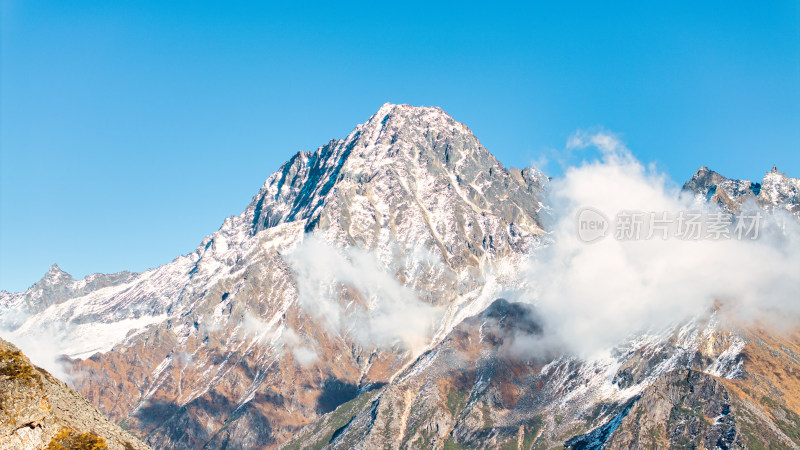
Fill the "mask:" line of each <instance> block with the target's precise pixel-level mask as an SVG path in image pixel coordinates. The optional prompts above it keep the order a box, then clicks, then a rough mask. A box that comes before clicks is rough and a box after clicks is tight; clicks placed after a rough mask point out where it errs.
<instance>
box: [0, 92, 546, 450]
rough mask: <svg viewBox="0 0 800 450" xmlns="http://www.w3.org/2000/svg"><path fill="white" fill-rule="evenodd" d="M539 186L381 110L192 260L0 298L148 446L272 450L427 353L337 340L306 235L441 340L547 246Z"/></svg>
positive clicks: (424, 121) (346, 293)
mask: <svg viewBox="0 0 800 450" xmlns="http://www.w3.org/2000/svg"><path fill="white" fill-rule="evenodd" d="M545 182H546V177H544V176H543V175H542V174H541V173H539V172H537V171H535V170H533V169H526V170H514V169H511V170H509V169H506V168H504V167H503V166H502V165H501V164H500V163H499V162H498V161H497V160H496V159H495V158H494V157H493V156H492V155H491V154H490V153H489V152H488V151H487V150H486V149H485V148H483V147H482V146H481V145H480V143H479V141H478V140H477V139H476V138H475V137H474V136H473V135H472V133H471V132H470V131H469V130H468V129H467V128H466V127H465V126H464V125H462V124H460V123H458V122H456V121H455V120H453V119H452V118H451V117H449V116H447V115H446V114H445V113H443V112H442V111H441V110H440V109H438V108H414V107H410V106H406V105H389V104H387V105H384V107H382V108H381V109H380V110H379V111H378V113H376V114H375V115H374V116H373V117H372V118H371V119H370V120H369V121H368V122H367V123H365V124H363V125H359V126H358V127H357V128H356V129H355V130H354V131H353V132H352V133H350V135H349V136H348V137H347V138H345V139H343V140H337V141H331V142H330V143H328V144H327V145H325V146H323V147H320V148H319V149H318V150H317V151H315V152H313V153H299V154H297V155H295V156H294V157H293V158H292V159H291V160H290V161H288V162H287V163H286V164H285V165H284V166H283V167H282V168H281V169H280V170H279V171H278V172H276V173H275V174H273V175H272V176H270V177H269V178H268V180H267V182H266V183H265V185H264V186H263V187H262V189H261V190H260V192H259V193H258V194H257V195H256V196H255V197H254V198H253V201H252V203H251V204H250V205H249V206H248V207H247V208H246V209H245V211H244V212H243V213H242V214H241V215H239V216H236V217H231V218H229V219H227V220H226V221H225V223H224V224H223V226H222V227H221V228H220V230H219V231H217V232H216V233H214V234H212V235H211V236H209V237H207V238H206V239H204V240H203V242H202V243H201V244H200V246H199V247H198V248H197V249H196V250H195V251H194V252H193V253H190V254H189V255H185V256H180V257H178V258H176V259H175V260H174V261H173V262H171V263H169V264H166V265H164V266H161V267H159V268H157V269H153V270H148V271H146V272H143V273H141V274H127V273H123V274H117V275H112V276H101V275H95V276H92V277H89V278H91V279H98V280H100V279H102V280H113V281H108V282H105V284H103V283H94V284H92V283H91V280H89V279H87V280H88V281H87V280H80V281H75V280H72V279H71V277H68V276H59V277H57V278H58V280H57V281H54V282H50V281H48V283H50V285H53V286H55V287H56V288H54V289H51V291H52V292H53V294H48V296H49V297H48V298H49V299H48V300H47V301H46V302H41V303H40V306H41V308H38V309H37V308H31V307H29V306H28V305H29V303H30V302H26V301H23V300H22V299H23V298H28V297H32V296H34V291H36V290H37V289H38V287H36V286H34V288H32V289H31V290H29V291H27V292H26V293H22V294H8V293H2V294H0V296H1V297H2V298H0V301H2V303H3V304H5V305H6V308H5V311H11V310H12V309H13V310H15V315H14V317H15V318H16V317H19V316H20V315H22V314H17V313H23V314H27V315H28V316H27V317H24V320H20V321H17V322H14V326H13V327H11V328H12V331H11V336H16V337H19V338H20V339H24V338H30V337H31V336H34V335H35V334H36V333H39V332H41V330H47V331H48V332H49V333H51V334H55V335H57V336H59V337H60V338H61V339H64V340H65V342H68V343H69V345H66V346H65V347H64V348H63V349H62V351H64V352H65V353H66V354H67V355H68V356H70V357H71V358H73V361H72V363H71V365H70V368H69V370H70V374H71V377H72V379H74V380H75V381H74V383H75V387H76V389H78V390H79V391H80V392H81V393H83V394H84V395H86V396H87V398H89V399H90V400H91V401H92V402H93V403H95V404H96V405H98V407H99V408H100V409H101V410H102V411H104V412H105V413H107V414H109V415H110V417H112V419H113V420H116V421H122V422H123V423H124V424H125V425H126V427H129V428H130V429H132V430H134V431H135V432H136V433H138V434H139V435H140V436H143V437H145V438H146V439H147V441H148V442H149V443H151V444H152V445H153V446H155V447H158V448H197V447H201V446H203V445H206V446H208V447H209V448H221V447H226V446H233V447H237V448H263V447H265V446H267V447H270V446H276V445H278V444H280V443H281V442H283V441H285V440H286V439H288V438H289V437H290V436H291V435H292V433H294V432H295V431H296V430H297V429H299V428H300V427H302V426H303V425H304V424H306V423H308V422H310V421H312V420H314V419H316V418H317V417H319V416H320V415H321V414H324V413H326V412H328V411H330V410H332V409H334V408H335V407H336V406H338V405H339V404H341V403H343V402H345V401H347V400H349V399H351V398H353V397H355V396H357V395H358V394H359V393H360V392H364V391H368V390H371V389H373V388H374V387H375V386H380V385H381V384H382V383H386V382H388V381H389V380H390V379H391V377H392V376H393V375H395V374H396V373H397V372H399V371H400V370H401V369H402V368H403V367H404V366H405V365H406V364H408V363H410V362H411V361H413V359H414V358H415V357H416V356H417V353H415V350H412V349H410V348H408V347H407V346H404V345H401V344H396V345H389V346H388V347H386V346H383V347H380V348H378V347H377V346H376V345H371V344H368V343H364V342H363V341H362V340H359V339H357V338H356V337H354V334H353V333H352V332H351V331H352V330H351V329H347V328H345V329H331V328H330V327H328V326H326V325H325V324H324V323H322V319H321V318H320V316H319V315H318V314H317V311H313V310H312V311H310V310H309V308H308V306H307V305H303V304H301V303H300V302H298V295H299V293H298V290H299V286H298V281H297V278H296V273H295V271H294V270H293V266H291V265H290V260H289V259H288V258H289V255H291V254H292V252H293V251H295V249H297V247H298V246H300V245H303V243H304V242H305V241H306V239H307V233H314V234H316V235H318V236H321V237H322V238H323V239H324V240H325V242H327V243H328V245H330V246H332V247H335V248H339V249H341V248H358V249H362V250H364V251H368V252H370V253H371V254H373V255H375V260H376V264H377V265H378V266H380V269H381V271H383V272H385V273H387V274H389V275H390V276H391V277H393V278H394V279H395V280H397V281H398V282H399V283H400V284H402V285H403V286H405V287H407V288H409V289H411V291H412V292H413V294H414V296H415V297H417V298H419V300H420V301H422V302H425V303H427V304H430V305H434V306H435V307H437V308H440V310H441V311H442V314H441V315H440V319H439V320H438V321H437V322H436V323H434V324H432V330H433V333H432V335H431V336H428V339H429V340H431V342H436V341H437V340H438V339H441V338H442V337H443V336H446V334H447V332H448V331H449V330H450V329H451V328H452V327H453V326H455V325H456V324H457V323H458V322H460V321H461V320H462V319H463V318H464V317H468V316H469V315H471V314H474V313H476V312H478V311H480V310H481V309H483V308H484V307H485V306H486V305H485V302H486V301H488V300H490V299H491V297H487V296H486V295H482V291H484V290H486V288H485V285H486V284H487V283H486V282H487V278H486V277H487V275H486V273H487V270H486V269H487V267H490V266H491V267H493V269H492V271H491V277H492V279H493V280H497V279H499V278H502V277H504V276H505V275H504V270H506V269H503V267H512V268H513V266H514V262H515V261H519V260H520V259H522V258H525V255H526V253H527V252H528V250H529V249H530V247H531V245H534V244H535V243H536V241H537V239H538V236H539V235H540V234H541V232H542V230H541V228H540V226H539V219H538V211H539V210H540V208H541V203H540V202H539V199H538V195H539V192H540V191H541V189H542V187H543V185H544V183H545ZM505 261H508V263H504V262H505ZM497 267H499V268H497ZM510 270H512V271H513V269H510ZM49 276H50V275H48V277H49ZM46 279H47V277H46ZM498 284H502V283H498ZM79 285H80V286H90V287H88V288H85V289H84V288H81V289H78V288H77V287H78V286H79ZM330 290H331V291H334V292H336V298H335V300H336V301H338V302H339V303H340V304H341V305H353V304H355V305H369V304H370V302H371V301H373V300H374V299H370V298H368V296H367V295H366V294H365V293H364V292H358V291H357V289H355V288H353V286H349V285H347V284H346V283H344V284H343V283H338V284H336V285H335V286H332V287H331V289H330ZM26 296H27V297H26ZM348 307H350V306H348ZM8 316H9V317H10V316H11V315H10V314H9V315H8ZM3 317H5V315H4V316H3Z"/></svg>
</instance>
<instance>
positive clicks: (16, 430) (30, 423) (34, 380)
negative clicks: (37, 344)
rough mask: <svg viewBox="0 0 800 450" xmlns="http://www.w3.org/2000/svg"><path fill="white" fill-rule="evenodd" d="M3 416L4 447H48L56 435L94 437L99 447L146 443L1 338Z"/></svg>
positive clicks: (0, 399) (70, 438)
mask: <svg viewBox="0 0 800 450" xmlns="http://www.w3.org/2000/svg"><path fill="white" fill-rule="evenodd" d="M0 416H2V418H0V449H14V450H17V449H32V448H44V447H45V446H47V445H48V444H50V443H51V442H52V441H56V440H58V439H57V437H61V438H62V439H60V440H58V441H59V442H61V443H62V444H63V443H64V442H65V441H66V442H73V443H74V442H76V441H77V442H80V439H81V438H82V439H85V440H91V441H93V442H95V443H96V444H98V445H100V446H101V447H95V448H111V449H146V448H148V447H147V446H146V445H144V444H143V443H141V442H140V441H139V440H138V439H136V438H135V437H133V436H132V435H130V434H129V433H128V432H126V431H124V430H122V429H121V428H120V427H119V426H117V425H115V424H114V423H112V422H110V421H109V420H108V419H107V418H106V417H105V416H103V415H102V414H101V413H100V412H99V411H98V410H97V408H95V407H94V406H93V405H92V404H91V403H89V402H88V401H87V400H86V399H85V398H83V397H82V396H81V395H80V394H78V393H76V392H75V391H73V390H72V389H70V388H69V387H68V386H67V385H66V384H64V383H63V382H62V381H60V380H57V379H56V378H54V377H53V376H52V375H50V374H49V373H47V372H46V371H44V370H43V369H41V368H39V367H36V366H34V365H33V364H31V362H30V361H29V360H28V358H27V357H25V355H23V354H22V353H21V352H20V351H19V349H17V348H16V347H15V346H13V345H12V344H10V343H9V342H6V341H4V340H2V339H0ZM70 435H73V436H70ZM59 448H60V447H59ZM69 448H73V447H69ZM74 448H79V447H74Z"/></svg>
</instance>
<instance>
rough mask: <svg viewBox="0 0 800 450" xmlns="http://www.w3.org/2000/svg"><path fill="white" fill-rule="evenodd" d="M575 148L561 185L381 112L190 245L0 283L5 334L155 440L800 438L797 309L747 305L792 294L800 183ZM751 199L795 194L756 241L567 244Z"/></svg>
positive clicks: (465, 133)
mask: <svg viewBox="0 0 800 450" xmlns="http://www.w3.org/2000/svg"><path fill="white" fill-rule="evenodd" d="M571 145H574V146H575V147H581V146H587V145H594V146H597V147H600V148H601V150H602V151H603V153H604V155H605V156H604V159H603V160H602V161H600V162H596V163H591V164H587V165H584V166H581V167H577V168H573V169H570V170H568V171H567V172H566V173H565V176H564V177H563V178H562V179H559V180H552V181H551V180H549V179H548V177H546V176H545V175H544V174H542V173H541V172H539V171H538V170H536V169H533V168H527V169H522V170H520V169H513V168H506V167H504V166H503V165H502V164H501V163H500V162H499V161H498V160H497V159H495V158H494V157H493V156H492V155H491V154H490V153H489V152H488V151H487V150H486V149H485V148H483V147H482V146H481V144H480V142H479V141H478V139H477V138H476V137H475V136H473V134H472V133H471V132H470V130H469V129H468V128H467V127H466V126H465V125H463V124H460V123H458V122H456V121H455V120H454V119H453V118H451V117H450V116H448V115H447V114H446V113H444V112H443V111H442V110H441V109H439V108H427V107H411V106H408V105H392V104H386V105H384V106H383V107H381V108H380V109H379V110H378V112H377V113H376V114H375V115H373V116H372V117H371V118H370V119H369V120H368V121H367V122H366V123H364V124H362V125H358V126H357V127H356V128H355V129H354V130H353V131H352V132H351V133H350V134H349V135H348V136H347V137H346V138H344V139H339V140H333V141H330V142H329V143H328V144H326V145H324V146H322V147H320V148H319V149H317V150H316V151H314V152H300V153H298V154H296V155H294V156H293V157H292V158H291V159H290V160H289V161H287V162H286V163H285V164H284V165H283V166H282V167H281V168H280V169H279V170H278V171H277V172H275V173H274V174H272V175H271V176H270V177H269V178H268V179H267V181H266V182H265V184H264V185H263V186H262V188H261V189H260V190H259V192H258V193H257V194H256V195H255V196H254V197H253V200H252V202H251V203H250V204H249V205H248V207H247V208H246V209H245V210H244V211H243V212H242V213H241V214H240V215H239V216H235V217H230V218H228V219H226V220H225V222H224V223H223V225H222V227H221V228H220V229H219V230H218V231H216V232H215V233H213V234H211V235H209V236H208V237H207V238H205V239H204V240H203V241H202V242H201V243H200V245H199V246H198V247H197V248H196V249H195V250H194V251H193V252H192V253H189V254H187V255H182V256H179V257H177V258H176V259H175V260H174V261H172V262H171V263H169V264H166V265H163V266H161V267H158V268H155V269H151V270H148V271H145V272H143V273H128V272H122V273H118V274H112V275H101V274H96V275H92V276H89V277H87V278H85V279H83V280H74V279H73V278H72V277H71V276H69V275H68V274H66V273H64V272H63V271H61V269H60V268H58V266H55V265H54V266H53V267H52V268H51V269H50V271H49V272H48V273H47V274H46V275H45V277H44V278H43V279H42V280H41V281H39V282H38V283H36V284H35V285H33V286H32V287H31V288H30V289H28V290H27V291H25V292H21V293H7V292H3V293H1V294H0V325H2V327H1V328H2V329H3V330H4V331H3V334H2V336H3V337H4V338H6V339H9V340H11V341H12V342H14V343H16V344H17V345H19V346H20V347H21V348H22V349H23V350H24V351H26V352H27V353H29V356H30V357H31V358H33V359H34V360H35V361H37V362H38V363H39V364H42V365H45V366H46V368H47V369H48V370H51V371H53V373H54V374H56V375H58V376H61V377H62V378H65V379H67V380H69V382H70V383H71V384H72V385H73V386H74V387H75V389H76V390H77V391H78V392H80V393H81V394H83V395H84V396H86V398H87V399H88V400H89V401H91V402H92V403H93V404H94V405H95V406H97V408H98V409H99V410H100V411H102V412H103V413H105V414H106V415H108V416H109V417H110V418H111V419H112V421H115V422H118V423H121V424H122V425H123V426H124V428H127V429H129V430H131V432H132V433H134V434H136V435H138V436H139V437H141V438H142V440H144V441H146V442H147V443H149V444H150V445H151V446H153V447H155V448H263V447H265V446H266V447H278V446H287V447H298V448H306V447H315V448H316V447H325V446H328V447H341V448H351V447H356V448H373V447H375V446H381V447H384V446H388V447H394V448H398V447H403V448H406V447H435V448H442V447H443V446H445V445H461V446H469V447H474V446H478V447H485V446H489V447H499V446H507V447H508V448H549V447H553V446H559V445H566V446H571V447H576V448H595V446H602V445H607V446H610V447H612V448H614V447H618V448H627V447H629V446H631V445H634V444H635V445H641V446H649V445H659V446H665V445H668V444H672V445H679V444H686V443H690V442H693V443H696V444H698V445H703V446H706V447H713V446H718V447H721V448H730V447H752V446H754V445H757V444H769V443H772V445H773V446H774V445H777V446H779V447H780V446H786V447H794V448H796V447H797V446H798V445H800V431H798V430H800V416H798V415H797V413H798V412H800V395H798V393H799V392H800V390H798V388H800V382H798V381H797V377H796V375H794V374H795V373H796V372H795V371H796V370H800V346H798V342H800V340H798V335H797V333H796V332H793V331H792V330H796V329H797V328H796V325H797V323H796V322H793V321H792V320H794V319H787V323H784V324H782V325H785V326H782V327H781V329H780V330H779V329H778V328H777V326H774V325H773V323H772V322H770V321H769V320H770V318H769V317H766V316H765V317H760V316H759V317H756V319H758V320H762V319H763V320H764V321H762V322H754V321H753V320H752V319H754V317H753V316H752V314H751V312H752V311H754V310H758V309H766V310H769V311H773V312H777V313H778V314H779V315H783V316H787V315H791V314H796V313H798V312H800V311H798V310H797V309H796V306H795V305H796V304H797V298H796V296H797V292H798V290H797V289H796V288H797V287H798V280H797V275H796V274H794V271H795V268H796V267H797V265H795V264H796V263H797V262H798V261H797V258H799V257H800V252H798V251H797V250H798V249H800V247H798V244H797V242H798V241H797V239H796V238H797V234H795V230H796V229H797V224H796V223H795V222H796V220H795V217H794V216H791V215H790V214H792V213H793V214H797V213H798V211H799V210H798V208H799V207H798V205H800V201H798V189H800V182H799V181H798V180H797V179H792V178H788V177H786V176H785V175H782V174H780V173H778V172H777V171H775V170H774V171H771V172H769V173H768V174H767V175H766V176H765V178H764V180H763V181H762V182H761V183H760V184H759V185H758V186H756V185H755V184H753V183H750V182H745V181H739V180H728V179H725V178H724V177H722V176H721V175H719V174H716V173H714V172H711V171H710V170H708V169H706V168H702V169H700V170H699V171H698V172H697V174H695V176H694V177H692V179H691V180H690V181H689V182H688V183H687V184H686V186H684V189H685V190H687V191H690V193H691V195H684V196H683V197H682V198H681V195H680V192H679V189H678V187H677V186H671V185H670V184H669V183H668V182H667V181H665V179H664V177H663V175H660V174H658V173H655V172H652V171H651V170H649V169H646V168H645V167H643V166H642V165H641V164H640V163H639V162H638V161H636V160H635V159H634V158H633V157H632V155H631V154H630V152H629V151H628V150H627V149H625V148H624V145H623V144H622V143H621V142H619V141H618V140H616V139H615V138H614V137H613V136H610V135H593V136H588V135H586V136H584V135H579V136H576V138H575V139H574V140H573V141H572V144H571ZM751 203H752V204H753V205H755V207H759V208H764V209H768V210H776V211H778V210H779V211H785V212H786V214H785V216H784V215H781V214H772V215H770V217H771V218H770V219H769V220H770V222H769V224H770V225H769V226H767V227H766V228H765V230H766V231H765V233H766V235H767V236H768V237H770V239H767V240H764V241H763V242H762V241H759V242H757V243H750V242H741V241H729V242H698V243H688V242H684V243H681V244H675V243H674V242H668V243H665V242H659V241H652V242H647V243H642V246H640V247H637V248H636V249H635V250H630V247H624V243H620V242H616V241H614V240H612V239H609V240H607V241H604V242H603V243H601V244H598V246H596V247H591V246H586V245H585V244H579V245H580V246H576V244H573V243H572V242H573V241H574V239H572V240H571V239H570V238H572V237H574V236H572V235H570V233H574V217H575V216H574V214H573V212H574V208H575V207H576V206H581V205H583V206H586V205H591V206H594V207H598V208H601V209H604V210H605V211H606V212H608V213H615V212H616V211H618V210H621V209H624V208H631V209H640V210H642V211H661V210H671V211H672V210H676V209H678V208H682V207H685V206H687V205H688V206H691V205H704V206H703V207H709V208H716V206H715V205H720V206H721V207H722V208H724V209H725V210H726V211H732V212H735V211H740V210H741V209H742V208H743V207H745V208H746V207H749V205H750V204H751ZM787 217H789V219H788V221H787ZM781 227H782V228H781ZM776 230H777V231H776ZM780 230H782V231H781V233H783V234H780V233H779V232H778V231H780ZM778 235H780V236H784V237H783V238H781V239H783V240H782V241H781V246H780V247H778V246H776V245H775V242H774V239H778V238H777V236H778ZM773 238H774V239H773ZM694 244H696V246H695V247H689V245H694ZM676 245H678V248H679V250H676V251H673V250H670V249H672V248H673V247H674V246H676ZM592 248H594V250H592ZM597 249H600V250H597ZM697 255H701V257H699V258H698V256H697ZM741 258H747V261H749V262H750V265H746V266H745V267H748V270H746V271H742V270H739V267H741V266H742V264H743V261H742V259H741ZM753 265H755V266H756V267H758V270H755V269H753V268H752V266H753ZM658 270H660V271H661V272H659V271H658ZM663 273H667V275H663ZM659 274H662V275H659ZM732 280H734V281H737V282H736V283H733V284H731V281H732ZM729 286H732V287H729ZM741 286H747V287H748V289H747V290H746V291H742V292H740V291H739V290H737V289H738V288H739V287H741ZM786 330H789V332H788V334H787V333H786V332H785V331H786ZM44 342H46V344H45V345H43V344H42V343H44ZM61 355H66V357H67V358H61ZM698 392H700V393H702V395H698ZM762 397H763V398H762ZM764 399H766V400H764Z"/></svg>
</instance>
